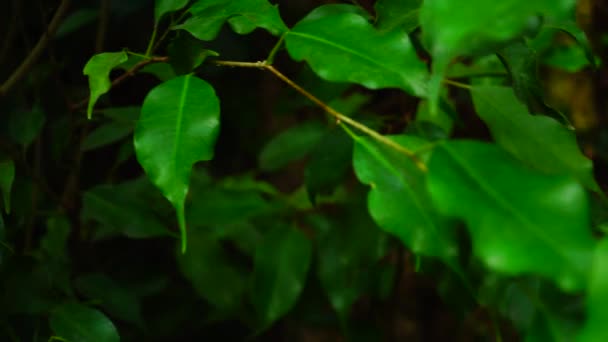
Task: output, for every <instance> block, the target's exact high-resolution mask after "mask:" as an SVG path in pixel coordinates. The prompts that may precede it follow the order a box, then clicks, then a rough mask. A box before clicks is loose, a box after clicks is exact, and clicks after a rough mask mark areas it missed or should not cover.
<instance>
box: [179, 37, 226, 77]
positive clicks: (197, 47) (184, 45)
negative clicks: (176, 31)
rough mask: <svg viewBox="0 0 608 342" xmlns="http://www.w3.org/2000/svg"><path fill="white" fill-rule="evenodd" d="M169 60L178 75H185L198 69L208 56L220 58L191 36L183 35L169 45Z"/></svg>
mask: <svg viewBox="0 0 608 342" xmlns="http://www.w3.org/2000/svg"><path fill="white" fill-rule="evenodd" d="M168 50H169V60H170V61H171V67H173V70H174V71H175V73H176V74H177V75H184V74H188V73H190V72H192V70H194V69H196V68H197V67H198V66H199V65H201V63H203V61H204V60H205V58H207V57H208V56H219V54H218V53H217V52H215V51H211V50H207V49H205V48H204V47H203V44H202V43H201V41H200V40H198V39H195V38H192V36H190V35H189V34H182V35H179V36H178V37H177V38H175V39H174V40H173V41H172V42H171V44H169V48H168Z"/></svg>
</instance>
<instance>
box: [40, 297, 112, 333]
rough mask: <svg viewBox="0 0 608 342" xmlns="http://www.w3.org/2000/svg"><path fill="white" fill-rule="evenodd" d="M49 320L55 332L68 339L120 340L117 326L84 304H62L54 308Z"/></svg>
mask: <svg viewBox="0 0 608 342" xmlns="http://www.w3.org/2000/svg"><path fill="white" fill-rule="evenodd" d="M49 322H50V325H51V329H53V332H55V334H56V335H57V336H59V337H61V338H63V339H64V340H67V341H79V342H89V341H90V342H118V341H120V336H119V335H118V331H117V330H116V327H115V326H114V324H112V322H111V321H110V320H109V319H108V318H107V317H106V316H105V315H104V314H102V313H101V312H99V311H97V310H95V309H91V308H89V307H87V306H84V305H82V304H78V303H66V304H63V305H61V306H60V307H58V308H56V309H55V310H53V312H52V313H51V317H50V318H49Z"/></svg>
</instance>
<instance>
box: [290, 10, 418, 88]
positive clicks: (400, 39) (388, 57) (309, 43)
mask: <svg viewBox="0 0 608 342" xmlns="http://www.w3.org/2000/svg"><path fill="white" fill-rule="evenodd" d="M354 37H356V39H354ZM285 42H286V46H287V51H288V52H289V54H290V56H291V57H292V58H293V59H295V60H296V61H302V60H306V62H308V63H309V64H310V66H311V68H312V69H313V70H314V71H315V73H317V75H319V76H320V77H321V78H323V79H325V80H328V81H335V82H354V83H359V84H361V85H363V86H365V87H367V88H370V89H379V88H400V89H403V90H404V91H406V92H408V93H411V94H414V95H418V96H421V95H423V94H425V93H426V78H427V68H426V65H425V64H424V63H423V62H422V61H421V60H420V59H419V58H418V56H417V54H416V50H415V49H414V46H413V45H412V44H411V42H410V40H409V38H408V35H407V33H406V32H405V31H400V30H394V31H390V32H380V31H378V30H376V28H374V26H373V25H372V24H370V23H369V22H368V20H367V19H366V18H365V17H364V16H362V15H361V14H359V13H358V10H357V9H356V7H354V6H349V5H326V6H321V7H318V8H316V9H315V10H313V11H312V12H311V13H310V14H309V15H308V16H306V17H305V18H304V19H302V20H301V21H300V22H299V23H298V24H297V25H296V26H295V27H294V28H293V29H292V30H291V31H289V33H287V35H286V37H285Z"/></svg>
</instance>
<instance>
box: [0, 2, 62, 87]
mask: <svg viewBox="0 0 608 342" xmlns="http://www.w3.org/2000/svg"><path fill="white" fill-rule="evenodd" d="M69 5H70V0H61V3H60V4H59V8H57V11H56V12H55V15H54V16H53V19H52V20H51V23H50V24H49V26H48V27H47V29H46V32H44V33H43V34H42V36H40V40H38V43H37V44H36V46H34V48H33V49H32V51H31V52H30V54H29V55H28V56H27V57H26V58H25V60H24V61H23V62H22V63H21V65H19V67H17V69H15V71H14V72H13V73H12V74H11V75H10V76H9V78H8V79H7V80H6V81H5V82H4V83H3V84H2V85H0V97H1V96H4V95H6V94H7V93H8V92H9V91H10V90H11V89H12V88H13V87H14V86H15V85H16V84H17V83H18V82H19V81H21V79H22V78H23V77H25V75H27V73H28V72H29V71H30V69H31V68H32V67H33V66H34V65H35V64H36V62H37V61H38V58H40V55H42V52H43V51H44V49H45V48H46V46H47V44H48V43H49V41H50V39H51V37H52V36H53V35H54V34H55V31H57V28H59V24H61V20H62V19H63V17H64V16H65V14H66V13H67V10H68V8H69Z"/></svg>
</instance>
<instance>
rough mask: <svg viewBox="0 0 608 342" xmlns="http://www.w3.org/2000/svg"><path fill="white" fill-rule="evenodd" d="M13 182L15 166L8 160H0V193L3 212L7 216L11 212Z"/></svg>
mask: <svg viewBox="0 0 608 342" xmlns="http://www.w3.org/2000/svg"><path fill="white" fill-rule="evenodd" d="M0 157H1V156H0ZM14 180H15V164H14V163H13V161H12V160H10V159H4V158H0V192H1V193H2V201H3V202H4V211H5V212H6V213H7V214H10V212H11V190H12V188H13V181H14Z"/></svg>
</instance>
